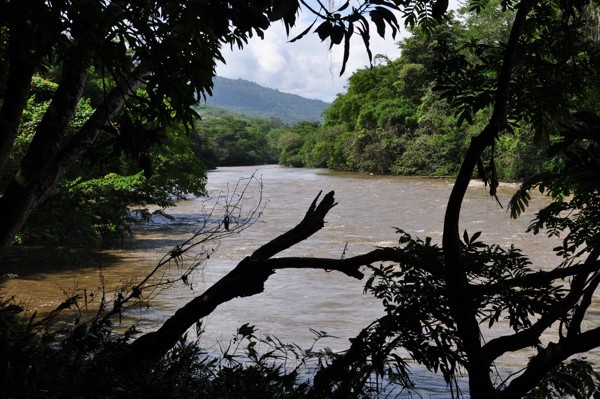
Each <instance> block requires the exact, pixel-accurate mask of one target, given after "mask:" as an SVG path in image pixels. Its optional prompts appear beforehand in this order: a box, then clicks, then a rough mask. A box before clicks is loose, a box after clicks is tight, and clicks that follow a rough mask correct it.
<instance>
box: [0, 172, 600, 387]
mask: <svg viewBox="0 0 600 399" xmlns="http://www.w3.org/2000/svg"><path fill="white" fill-rule="evenodd" d="M252 174H255V176H256V177H258V178H260V179H261V180H262V184H263V191H262V195H263V200H264V201H265V202H264V204H265V208H264V211H263V213H262V215H261V217H260V218H259V219H258V221H257V222H256V223H255V224H254V225H253V226H252V227H251V228H249V229H247V230H245V231H243V232H242V233H241V234H240V235H239V236H235V237H232V238H228V239H226V240H223V241H222V242H220V244H219V245H218V249H217V251H216V252H215V253H214V254H213V255H212V256H211V258H210V260H209V261H208V263H206V264H205V265H203V267H201V268H200V269H199V270H198V271H197V272H195V273H194V274H193V275H192V276H191V282H192V285H191V288H190V287H186V286H181V287H179V288H177V289H171V290H169V291H168V292H166V293H164V294H161V295H159V296H158V297H156V298H155V299H154V300H153V301H152V302H151V305H152V306H151V307H150V308H149V309H146V307H143V308H140V309H137V310H134V311H133V312H132V314H131V315H132V317H133V318H134V319H135V320H136V323H138V324H139V325H140V326H141V327H142V328H144V329H152V328H155V327H156V326H157V325H159V323H160V322H161V321H162V320H164V319H165V318H167V317H168V316H169V315H170V314H172V313H173V311H174V310H176V309H177V308H178V307H180V306H181V305H183V304H185V303H186V302H187V301H188V300H190V299H191V298H192V297H193V296H194V295H198V294H199V293H201V292H202V290H203V289H204V288H207V287H208V286H210V284H211V283H213V282H215V281H216V280H217V279H218V278H220V277H221V276H223V275H224V274H225V273H227V272H228V271H229V270H231V269H232V268H233V267H234V266H235V265H236V264H237V262H238V261H240V260H241V259H242V258H243V257H244V256H246V255H249V254H251V253H252V251H253V250H255V249H256V248H258V247H259V246H260V245H262V244H264V243H266V242H267V241H269V240H270V239H272V238H274V237H275V236H277V235H279V234H281V233H283V232H285V231H286V230H288V229H289V228H291V227H293V226H294V225H295V224H297V223H298V222H299V221H300V220H301V219H302V217H303V216H304V213H305V212H306V210H307V208H308V206H309V205H310V203H311V202H312V200H313V199H314V198H315V196H316V195H317V194H318V193H319V191H320V190H323V192H328V191H331V190H334V191H335V197H336V199H337V201H338V205H337V206H336V207H334V208H333V209H332V210H331V211H330V213H329V215H328V216H327V217H326V222H327V223H326V226H325V228H324V229H322V230H321V231H320V232H318V233H317V234H315V236H313V237H311V238H310V239H309V240H307V241H305V242H303V243H301V244H299V245H297V246H296V247H294V248H292V249H290V250H288V251H286V252H285V253H284V255H286V256H287V255H298V256H320V257H323V256H328V257H334V258H339V257H341V256H342V254H343V253H344V250H345V255H346V256H353V255H357V254H360V253H363V252H366V251H369V250H372V249H374V248H375V247H379V246H393V245H395V244H396V243H397V235H396V233H395V229H394V227H399V228H402V229H403V230H405V231H406V232H408V233H409V234H411V235H413V236H420V237H422V238H424V237H425V236H429V237H432V238H433V240H435V241H441V231H442V221H443V215H444V210H445V206H446V201H447V198H448V195H449V193H450V190H451V187H452V180H448V179H429V178H412V177H392V176H370V175H362V174H355V173H340V172H331V171H328V170H325V169H294V168H282V167H279V166H260V167H226V168H218V169H217V170H215V171H211V172H209V174H208V185H207V188H208V191H209V194H210V195H209V198H202V199H200V198H192V199H189V200H186V201H181V202H179V203H178V204H177V207H174V208H171V209H168V210H167V213H168V214H170V215H171V216H172V217H173V220H168V219H165V218H162V217H157V218H156V219H155V220H154V222H153V223H150V224H141V225H139V226H136V227H135V228H134V236H133V238H132V239H130V240H128V241H127V243H126V248H124V249H119V250H111V251H106V252H105V254H104V255H105V258H103V259H102V260H99V259H91V258H89V259H88V258H85V259H81V260H80V261H79V265H78V267H76V268H73V267H68V268H65V267H64V266H61V265H60V262H54V263H53V262H49V263H48V264H44V265H41V266H39V267H37V268H35V270H34V271H33V272H32V271H31V270H28V269H27V268H26V267H25V266H23V264H21V263H19V262H16V263H14V264H11V265H10V266H11V268H12V270H11V271H13V272H14V273H16V274H17V275H19V277H18V278H16V279H14V280H12V281H10V282H9V283H8V284H7V285H6V286H5V287H4V289H3V293H4V295H16V296H17V297H18V298H19V299H20V300H21V301H23V302H25V303H26V304H27V306H28V307H29V308H30V309H32V310H33V309H35V310H37V311H38V312H41V313H44V312H47V311H49V310H51V309H52V308H53V307H54V306H56V305H57V304H58V303H60V301H61V300H62V299H64V294H63V291H68V292H79V293H84V292H85V293H86V294H89V293H90V292H94V291H98V289H99V286H100V272H99V270H100V268H101V270H102V276H103V278H104V280H105V287H106V288H105V289H106V291H107V292H109V293H110V292H112V291H114V290H115V289H116V288H115V287H117V286H118V284H120V283H123V282H124V281H135V279H137V278H139V277H140V276H143V275H144V274H145V273H146V272H147V271H148V270H150V268H152V267H153V266H154V265H155V264H156V262H157V261H158V260H159V259H160V258H161V257H162V255H163V254H165V253H166V252H167V251H169V250H170V249H171V248H172V247H173V246H174V245H176V244H178V243H180V242H182V241H183V240H185V239H187V238H188V237H189V236H190V234H192V232H193V231H194V230H195V229H196V228H197V226H198V225H199V223H200V220H201V219H202V217H204V215H205V214H206V210H207V209H210V208H211V206H212V205H211V204H213V203H214V201H215V200H216V199H218V198H223V196H226V195H227V193H231V192H232V190H233V187H234V186H235V184H236V183H237V182H238V180H239V179H240V178H243V177H246V178H247V177H249V176H250V175H252ZM517 187H518V186H517V185H516V184H502V185H501V186H500V189H499V193H498V196H499V198H500V201H501V202H502V203H503V204H506V203H507V202H508V200H509V199H510V197H511V196H512V194H513V193H514V191H515V190H516V189H517ZM247 196H248V204H247V205H248V206H251V202H252V200H254V199H256V198H258V193H257V191H256V187H252V188H250V189H249V191H248V192H247ZM545 202H546V199H545V198H543V197H541V196H539V195H538V196H535V195H534V198H533V200H532V202H531V207H530V208H529V209H527V211H526V212H525V215H524V216H522V217H521V218H519V219H517V220H513V219H511V218H510V216H509V214H508V212H507V211H506V209H504V210H503V209H501V208H500V207H499V206H498V205H497V204H496V201H495V200H494V199H493V198H492V197H490V196H489V195H488V194H487V192H486V190H485V188H484V187H483V185H482V184H481V183H479V182H472V183H471V186H470V187H469V190H468V193H467V196H466V199H465V204H464V207H463V211H462V213H461V221H462V223H461V230H464V229H467V230H468V231H469V233H470V234H472V233H474V232H476V231H482V232H483V234H482V236H481V240H483V241H486V242H488V243H499V244H501V245H502V246H504V247H508V246H510V245H511V244H514V245H515V246H517V247H519V248H521V249H523V252H524V253H525V254H526V255H527V256H529V257H530V259H531V260H532V262H533V266H532V267H533V269H545V268H549V267H550V266H552V265H554V264H556V263H557V260H556V257H555V256H554V255H553V253H552V251H551V249H552V248H553V247H555V246H556V245H557V243H558V242H559V241H557V240H556V239H548V238H546V237H545V236H533V235H531V234H528V233H526V232H525V230H526V228H527V226H528V224H529V221H530V219H531V217H532V216H533V214H534V210H535V209H538V208H539V207H540V206H541V205H542V204H544V203H545ZM219 212H222V210H221V209H220V208H217V209H215V214H216V216H218V217H220V214H219ZM346 245H347V247H346V249H345V246H346ZM213 247H216V246H215V245H213ZM23 258H25V259H26V258H27V254H23ZM171 273H174V274H175V275H176V274H177V269H176V268H172V270H171ZM363 284H364V281H357V280H354V279H350V278H349V277H347V276H345V275H342V274H339V273H335V272H331V273H326V272H323V271H320V270H282V271H278V272H277V273H276V274H275V275H273V276H272V277H271V278H270V279H269V280H268V282H267V284H266V287H265V291H264V293H262V294H260V295H256V296H254V297H249V298H242V299H235V300H233V301H231V302H229V303H226V304H224V305H222V306H220V307H218V308H217V309H216V311H215V312H214V313H213V314H212V315H210V316H209V317H208V318H207V319H206V320H204V325H205V328H206V331H205V333H204V335H203V337H202V341H201V342H203V343H204V344H205V345H206V346H208V347H215V348H216V347H218V344H217V342H219V341H221V342H223V341H228V340H229V339H231V337H232V336H233V335H234V334H235V331H236V328H237V327H239V326H240V325H242V324H243V323H250V324H254V325H255V326H256V327H257V328H258V330H259V332H260V334H261V335H263V336H266V335H274V336H276V337H277V338H279V339H280V340H282V341H284V342H294V343H297V344H298V345H300V346H301V347H308V346H310V345H311V344H312V342H313V337H314V335H313V334H312V333H311V332H310V329H315V330H321V331H326V332H327V333H328V334H330V335H332V336H335V337H337V338H328V339H326V340H323V342H322V343H321V344H322V345H326V346H329V347H331V348H333V349H334V350H342V349H344V348H346V347H347V346H348V338H350V337H353V336H355V335H356V334H357V333H358V332H359V331H360V329H361V328H362V327H365V326H366V325H367V324H369V323H370V322H371V321H373V320H374V319H375V318H377V317H378V316H380V315H381V314H382V306H381V305H380V303H379V302H378V301H376V300H375V299H373V298H371V297H369V296H368V295H365V294H363ZM111 290H112V291H111ZM597 303H598V298H596V310H595V311H594V312H592V315H591V316H590V319H589V320H588V325H597V324H598V322H599V320H600V317H599V316H598V315H599V313H598V305H597ZM498 333H499V332H492V333H491V335H490V336H493V335H494V334H498ZM526 357H527V354H526V353H523V354H511V355H509V356H506V357H505V358H503V359H501V362H499V369H500V374H503V375H504V376H506V374H507V373H508V372H509V370H510V369H511V368H512V367H517V366H518V365H519V364H520V365H523V364H524V363H523V362H524V361H526V360H525V359H526ZM592 358H596V354H592ZM423 378H424V379H425V381H426V382H425V383H426V384H427V385H428V386H429V388H428V389H430V390H429V391H427V392H425V394H424V396H425V397H429V396H431V397H438V396H437V395H439V397H440V398H441V397H445V396H444V394H443V392H444V384H443V381H442V380H441V379H435V378H433V379H432V378H430V377H428V376H423ZM436 392H437V393H436Z"/></svg>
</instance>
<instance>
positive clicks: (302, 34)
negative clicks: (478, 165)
mask: <svg viewBox="0 0 600 399" xmlns="http://www.w3.org/2000/svg"><path fill="white" fill-rule="evenodd" d="M315 23H317V19H315V20H314V21H313V23H312V24H310V25H309V26H308V28H306V29H305V30H303V31H302V33H300V34H299V35H298V36H296V37H294V38H293V39H292V40H290V43H293V42H295V41H296V40H300V39H302V38H303V37H304V36H306V34H307V33H308V32H310V30H311V29H312V27H313V26H314V25H315Z"/></svg>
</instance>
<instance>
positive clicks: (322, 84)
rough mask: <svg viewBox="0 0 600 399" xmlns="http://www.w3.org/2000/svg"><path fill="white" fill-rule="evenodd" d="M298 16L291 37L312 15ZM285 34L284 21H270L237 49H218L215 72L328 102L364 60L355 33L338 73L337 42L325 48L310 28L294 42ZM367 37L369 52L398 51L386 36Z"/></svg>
mask: <svg viewBox="0 0 600 399" xmlns="http://www.w3.org/2000/svg"><path fill="white" fill-rule="evenodd" d="M298 22H299V24H298V26H297V27H296V28H294V29H293V30H292V32H291V33H290V35H291V37H294V35H297V34H299V33H300V32H302V31H303V30H304V29H306V28H307V27H308V25H309V24H310V23H311V22H312V20H311V21H305V20H299V21H298ZM312 30H314V27H313V29H312ZM396 39H398V37H397V38H396ZM288 40H289V39H288V38H287V37H286V33H285V29H284V27H283V25H281V24H279V23H275V24H273V25H272V26H271V27H270V28H269V29H268V30H267V31H266V32H265V37H264V40H261V39H260V38H258V37H255V38H253V39H251V40H250V42H249V43H248V45H246V46H245V47H244V49H242V50H239V49H237V48H235V49H234V50H233V51H230V50H229V49H223V55H224V57H225V60H226V62H227V64H225V65H223V64H219V65H218V67H217V74H218V75H220V76H224V77H227V78H232V79H237V78H242V79H246V80H250V81H253V82H256V83H258V84H260V85H263V86H266V87H270V88H273V89H278V90H280V91H284V92H288V93H293V94H298V95H301V96H303V97H307V98H316V99H320V100H323V101H328V102H330V101H332V100H333V99H334V98H335V96H336V94H338V93H342V92H344V91H345V88H344V87H345V86H346V83H347V79H348V77H349V76H350V75H351V74H352V72H354V71H355V70H357V69H359V68H364V67H366V66H368V65H369V61H368V57H367V53H366V51H365V49H364V45H363V43H362V39H360V38H359V37H356V38H353V41H352V46H351V51H350V58H349V60H348V65H347V66H346V72H345V73H344V75H343V76H342V77H340V76H339V72H340V68H341V64H342V57H343V48H342V47H341V46H334V48H333V49H332V50H331V51H329V50H328V48H329V41H328V40H326V41H325V42H321V41H320V39H319V37H318V36H317V35H316V34H315V33H312V32H311V33H309V34H307V35H306V36H304V37H303V38H302V39H300V40H298V41H296V42H294V43H290V42H289V41H288ZM371 42H372V43H371V51H372V53H373V55H375V54H385V55H388V56H389V57H391V58H396V57H398V55H399V50H398V47H397V45H396V43H395V41H394V40H392V39H391V38H389V39H387V40H384V39H382V38H380V37H379V36H377V35H376V34H374V35H372V38H371Z"/></svg>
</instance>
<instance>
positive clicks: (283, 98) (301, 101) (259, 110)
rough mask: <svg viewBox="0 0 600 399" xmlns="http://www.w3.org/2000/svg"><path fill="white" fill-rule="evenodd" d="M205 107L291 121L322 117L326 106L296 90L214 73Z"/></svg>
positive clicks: (319, 119)
mask: <svg viewBox="0 0 600 399" xmlns="http://www.w3.org/2000/svg"><path fill="white" fill-rule="evenodd" d="M206 100H207V101H206V105H207V106H209V107H218V108H225V109H227V110H229V111H232V112H235V113H237V114H240V115H244V116H258V117H262V118H270V117H277V118H280V119H281V120H282V121H284V122H286V123H289V124H294V123H297V122H301V121H319V122H322V121H323V117H322V116H321V114H322V113H323V111H324V110H325V108H327V106H329V104H328V103H326V102H324V101H321V100H311V99H308V98H304V97H301V96H298V95H296V94H289V93H283V92H281V91H279V90H274V89H269V88H266V87H263V86H260V85H258V84H256V83H254V82H249V81H247V80H243V79H228V78H223V77H219V76H218V77H216V78H215V80H214V88H213V96H212V97H207V99H206Z"/></svg>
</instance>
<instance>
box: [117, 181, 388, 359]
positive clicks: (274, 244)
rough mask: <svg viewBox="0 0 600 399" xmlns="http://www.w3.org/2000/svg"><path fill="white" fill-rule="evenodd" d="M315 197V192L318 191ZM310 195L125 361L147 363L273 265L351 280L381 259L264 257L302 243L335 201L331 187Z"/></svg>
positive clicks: (248, 291) (260, 283) (258, 287)
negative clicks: (282, 229)
mask: <svg viewBox="0 0 600 399" xmlns="http://www.w3.org/2000/svg"><path fill="white" fill-rule="evenodd" d="M319 196H320V193H319ZM319 196H317V198H315V200H314V201H313V203H312V204H311V206H310V208H309V209H308V211H307V212H306V215H305V216H304V219H303V220H302V221H301V222H300V223H299V224H298V225H297V226H296V227H294V228H293V229H291V230H290V231H288V232H286V233H284V234H282V235H280V236H279V237H277V238H275V239H273V240H272V241H270V242H268V243H267V244H265V245H263V246H262V247H260V248H259V249H257V250H256V251H255V252H254V253H253V254H252V255H251V256H248V257H246V258H245V259H243V260H242V261H241V262H240V263H239V264H238V265H237V266H236V267H235V268H234V269H233V270H232V271H231V272H229V273H228V274H227V275H225V276H224V277H223V278H221V279H220V280H219V281H217V282H216V283H215V284H214V285H213V286H211V287H210V288H209V289H208V290H206V291H205V292H204V293H203V294H202V295H200V296H198V297H196V298H194V299H192V300H191V301H190V302H188V303H187V304H186V305H185V306H183V307H182V308H181V309H179V310H178V311H177V312H175V314H174V315H173V316H172V317H171V318H169V319H168V320H167V321H166V322H165V323H164V324H163V325H162V326H161V327H160V328H159V329H158V330H156V331H155V332H151V333H147V334H145V335H143V336H141V337H140V338H138V339H137V340H135V341H134V342H133V343H132V344H131V346H130V352H129V354H128V358H127V362H126V363H127V365H128V366H131V365H135V364H140V363H142V362H153V361H157V360H159V359H160V358H162V357H163V356H164V355H165V354H166V353H167V352H168V351H169V350H170V349H171V348H172V347H173V346H174V345H175V344H176V343H177V341H178V340H179V339H180V338H181V337H182V336H183V334H184V333H185V332H186V331H187V330H188V329H189V328H190V327H192V326H193V325H194V324H195V323H196V322H198V321H199V320H200V319H201V318H203V317H205V316H207V315H209V314H210V313H212V312H213V311H214V310H215V308H216V307H217V306H218V305H220V304H222V303H225V302H228V301H230V300H232V299H234V298H237V297H245V296H251V295H255V294H258V293H261V292H262V291H263V290H264V283H265V282H266V281H267V279H268V278H269V276H271V275H272V274H273V273H275V270H277V269H284V268H309V267H310V268H318V269H324V270H337V271H341V272H343V273H345V274H346V275H348V276H351V277H354V278H358V279H360V278H362V277H363V274H362V273H361V272H360V271H359V270H358V269H359V267H360V266H363V265H368V264H370V263H371V262H375V261H381V260H385V254H386V251H385V250H375V251H372V252H370V253H368V254H364V255H360V256H357V257H354V258H348V259H323V258H321V259H316V258H313V259H310V258H309V259H301V258H278V259H270V258H271V257H272V256H274V255H276V254H278V253H279V252H281V251H283V250H285V249H287V248H290V247H291V246H293V245H295V244H297V243H299V242H302V241H304V240H306V239H307V238H309V237H310V236H312V235H313V234H314V233H316V232H317V231H319V230H320V229H321V228H322V227H323V226H324V223H325V222H324V218H325V216H326V215H327V213H328V212H329V210H330V209H331V208H333V207H334V206H335V205H337V203H336V202H335V201H334V193H333V191H332V192H330V193H328V194H327V195H325V197H324V198H323V200H322V201H321V202H320V203H318V205H317V201H318V198H319Z"/></svg>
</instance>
